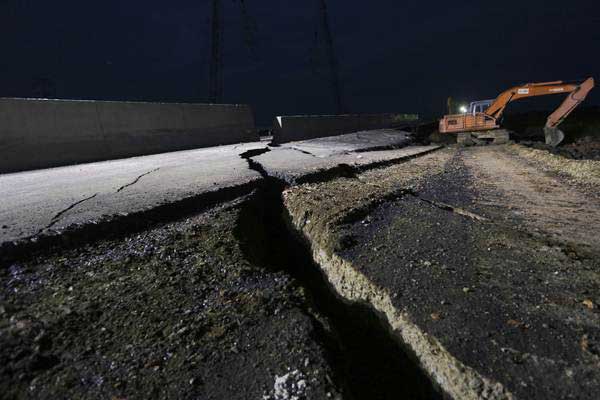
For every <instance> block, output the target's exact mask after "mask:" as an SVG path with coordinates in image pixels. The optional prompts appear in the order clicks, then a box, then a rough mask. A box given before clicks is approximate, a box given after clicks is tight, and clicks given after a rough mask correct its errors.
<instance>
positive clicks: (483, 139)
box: [456, 129, 510, 146]
mask: <svg viewBox="0 0 600 400" xmlns="http://www.w3.org/2000/svg"><path fill="white" fill-rule="evenodd" d="M509 141H510V131H508V130H507V129H493V130H489V131H480V132H461V133H459V134H457V136H456V143H458V144H459V145H462V146H475V145H486V144H506V143H508V142H509Z"/></svg>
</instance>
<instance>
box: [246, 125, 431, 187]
mask: <svg viewBox="0 0 600 400" xmlns="http://www.w3.org/2000/svg"><path fill="white" fill-rule="evenodd" d="M411 143H412V138H411V135H410V133H408V132H405V131H402V130H392V129H383V130H372V131H363V132H356V133H350V134H346V135H340V136H335V137H327V138H319V139H312V140H304V141H298V142H291V143H286V144H283V145H281V146H279V147H274V148H272V151H270V152H267V153H264V154H261V155H257V156H255V157H252V161H253V162H254V163H256V165H257V166H258V167H259V168H260V169H261V170H262V171H263V172H264V173H265V174H266V175H267V176H269V177H272V178H277V179H279V180H281V181H284V182H286V183H287V184H296V183H300V182H303V181H307V180H311V179H316V178H318V177H319V176H320V175H322V174H323V173H326V172H327V173H329V174H330V175H336V174H338V175H339V174H341V175H344V174H348V173H350V174H352V173H354V171H359V170H360V169H362V168H367V167H370V168H373V167H376V166H381V165H384V164H386V163H390V164H391V163H395V162H400V161H402V160H406V159H408V158H411V157H413V156H416V155H421V154H423V153H427V152H430V151H433V150H437V149H439V148H440V147H439V146H435V145H430V146H412V145H411Z"/></svg>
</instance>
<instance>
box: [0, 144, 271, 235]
mask: <svg viewBox="0 0 600 400" xmlns="http://www.w3.org/2000/svg"><path fill="white" fill-rule="evenodd" d="M264 147H265V145H264V144H262V143H248V144H239V145H231V146H220V147H212V148H207V149H198V150H189V151H181V152H173V153H165V154H158V155H152V156H145V157H134V158H129V159H124V160H115V161H106V162H98V163H90V164H81V165H73V166H68V167H59V168H50V169H44V170H37V171H30V172H20V173H13V174H4V175H0V198H1V199H2V202H0V221H1V224H2V226H1V227H0V243H6V242H10V241H16V240H23V239H26V238H33V237H37V236H40V235H45V234H53V233H55V232H60V231H61V230H64V229H65V228H67V227H69V226H72V225H83V224H90V223H98V222H100V221H102V220H104V219H106V218H111V217H115V216H122V215H124V214H131V213H136V212H140V211H144V210H148V209H152V208H155V207H158V206H160V205H163V204H168V203H173V202H177V201H181V200H184V199H186V198H193V197H198V196H201V195H203V194H204V195H207V194H210V193H215V192H219V191H223V190H225V189H228V188H243V187H246V192H249V191H250V190H251V189H252V186H253V185H255V184H256V183H257V182H258V181H259V180H260V179H261V176H260V175H259V174H258V173H257V172H255V171H253V170H251V169H250V168H248V164H247V162H246V161H245V160H243V159H242V158H240V154H241V153H243V152H245V151H248V150H250V149H257V148H264ZM238 195H239V194H238Z"/></svg>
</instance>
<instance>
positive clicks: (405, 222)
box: [284, 146, 600, 399]
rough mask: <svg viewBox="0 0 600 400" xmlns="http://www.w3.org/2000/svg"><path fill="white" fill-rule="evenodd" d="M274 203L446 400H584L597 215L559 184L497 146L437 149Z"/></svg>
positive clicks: (589, 382)
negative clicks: (281, 206)
mask: <svg viewBox="0 0 600 400" xmlns="http://www.w3.org/2000/svg"><path fill="white" fill-rule="evenodd" d="M502 175H504V176H505V178H503V177H502ZM510 177H516V178H515V179H516V181H514V180H511V179H510ZM544 195H546V196H547V197H546V198H545V197H544ZM568 198H570V199H572V202H562V201H561V199H563V200H564V199H568ZM544 199H546V200H547V203H544ZM586 200H587V201H586ZM284 204H285V206H286V208H287V210H288V212H289V215H290V223H291V225H292V226H293V227H294V228H295V229H297V230H298V231H299V232H301V233H302V235H303V237H304V238H305V239H306V241H307V243H308V245H309V246H310V249H311V252H312V257H313V259H314V260H315V262H316V263H317V264H318V265H319V267H320V268H321V270H322V271H323V273H324V274H325V276H326V277H327V279H328V281H329V282H330V284H331V286H332V287H333V289H334V290H335V291H336V292H337V293H338V294H339V295H340V296H342V297H343V298H345V299H346V300H347V301H350V302H359V303H366V304H369V305H370V306H371V307H373V308H374V309H375V310H377V311H378V313H379V315H381V316H382V318H383V320H384V322H385V323H386V324H388V326H389V327H390V328H391V329H392V330H393V331H394V333H395V335H396V336H397V337H398V338H399V339H400V340H401V341H402V342H403V343H405V344H406V346H407V347H408V348H409V349H410V351H412V352H413V354H414V355H415V356H416V358H417V359H418V360H419V362H420V364H421V366H422V368H423V369H424V371H426V373H427V374H428V375H429V376H430V377H431V378H432V379H433V381H435V382H436V383H437V384H438V385H439V386H440V387H441V389H442V390H443V391H445V392H446V393H447V394H448V395H450V396H451V397H453V398H457V399H459V398H460V399H480V398H486V399H510V398H523V399H547V398H586V399H594V398H596V397H597V394H598V392H599V391H600V351H599V346H600V316H599V313H598V304H599V303H600V298H598V293H600V271H599V266H600V265H599V263H598V259H599V257H600V252H599V250H598V249H599V247H598V245H597V238H598V237H600V224H598V223H597V222H596V221H595V219H597V218H598V215H600V209H599V206H598V202H597V201H596V198H595V197H593V196H591V195H589V194H586V192H585V191H580V190H579V188H578V187H576V186H573V185H571V184H569V181H568V180H566V179H563V178H562V177H560V176H557V175H549V174H548V173H545V172H543V171H540V170H539V169H535V168H533V167H531V166H530V165H529V163H528V161H527V160H525V159H520V158H518V157H517V156H515V155H514V153H512V152H511V151H510V150H509V149H508V147H505V146H501V147H485V148H474V149H464V150H461V149H457V148H447V149H444V150H441V151H438V152H435V153H432V154H429V155H425V156H423V157H419V158H416V159H414V160H411V161H408V162H406V163H403V164H401V165H395V166H391V167H388V168H383V169H377V170H372V171H368V172H364V173H361V174H357V175H355V176H351V177H342V178H338V179H335V180H330V181H327V182H321V183H309V184H304V185H300V186H297V187H293V188H290V189H288V190H286V191H285V192H284ZM577 210H579V211H577ZM577 212H580V213H581V216H582V218H583V219H587V218H592V219H591V220H590V221H589V223H583V221H580V220H581V218H576V219H575V220H574V221H580V222H582V223H581V224H580V225H578V226H577V227H574V228H573V229H571V228H567V229H562V230H557V229H558V227H559V226H561V225H562V226H566V225H569V224H572V223H573V220H572V217H573V216H574V214H576V213H577ZM575 223H577V222H575ZM576 230H578V231H577V232H576Z"/></svg>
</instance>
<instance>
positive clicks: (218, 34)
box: [208, 0, 223, 103]
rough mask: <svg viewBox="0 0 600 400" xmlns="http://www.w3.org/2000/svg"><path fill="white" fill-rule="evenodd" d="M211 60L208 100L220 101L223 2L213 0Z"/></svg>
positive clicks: (221, 92) (221, 94)
mask: <svg viewBox="0 0 600 400" xmlns="http://www.w3.org/2000/svg"><path fill="white" fill-rule="evenodd" d="M210 22H211V30H210V31H211V34H210V39H211V40H210V41H211V43H210V61H209V65H208V101H209V103H219V102H220V101H221V98H222V97H223V52H222V49H223V4H222V3H221V0H212V5H211V21H210Z"/></svg>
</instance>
